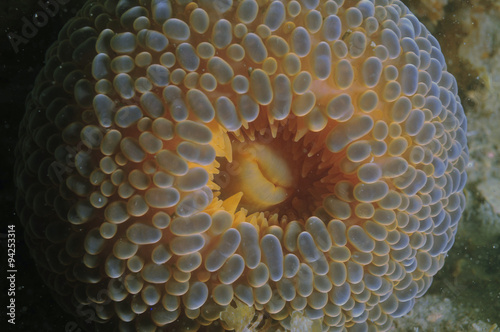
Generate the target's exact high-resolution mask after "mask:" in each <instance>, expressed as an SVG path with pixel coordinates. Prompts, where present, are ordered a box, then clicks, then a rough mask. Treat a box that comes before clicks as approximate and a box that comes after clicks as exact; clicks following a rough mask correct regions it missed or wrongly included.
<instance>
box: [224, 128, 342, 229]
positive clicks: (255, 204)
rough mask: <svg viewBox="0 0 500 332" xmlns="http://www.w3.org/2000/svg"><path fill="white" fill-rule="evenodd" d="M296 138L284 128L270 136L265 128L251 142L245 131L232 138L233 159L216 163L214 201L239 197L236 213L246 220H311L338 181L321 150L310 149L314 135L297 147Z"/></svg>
mask: <svg viewBox="0 0 500 332" xmlns="http://www.w3.org/2000/svg"><path fill="white" fill-rule="evenodd" d="M290 122H291V121H290ZM273 136H274V137H273ZM294 136H295V134H294V133H293V132H292V131H291V130H290V129H289V127H288V126H284V125H282V126H279V127H278V129H277V130H276V132H274V133H272V132H271V129H269V128H267V129H264V130H261V131H260V132H257V133H254V134H253V135H251V136H249V135H248V134H247V133H246V131H245V130H242V131H241V132H240V133H238V134H235V133H231V134H230V135H229V137H230V140H231V144H232V155H231V157H229V158H228V157H219V158H218V159H217V160H218V162H219V164H220V166H219V168H218V173H217V174H216V175H215V178H214V182H215V184H217V185H218V186H219V188H220V189H219V190H218V192H219V193H220V196H219V195H218V194H217V193H216V194H215V196H216V197H220V199H222V200H224V199H227V198H229V197H231V196H233V195H237V194H239V193H241V195H242V196H241V200H240V203H239V205H238V208H243V209H245V210H246V211H247V212H248V214H252V213H256V212H266V213H268V214H271V215H272V214H278V216H279V218H282V217H285V218H287V219H288V220H295V219H300V220H306V219H307V218H308V217H310V216H311V215H313V214H314V211H315V210H316V209H317V208H319V207H320V206H322V203H323V199H324V197H325V196H326V195H327V194H328V192H330V190H332V189H333V187H334V185H335V182H336V181H338V180H339V178H341V176H339V173H338V172H337V173H336V172H335V169H334V168H333V167H332V166H333V163H334V159H333V158H332V156H331V153H330V152H329V151H326V148H325V146H324V145H322V146H319V147H318V146H315V145H314V143H313V141H314V140H315V138H314V136H318V135H315V134H314V133H309V134H306V135H305V136H304V137H303V138H301V139H299V140H298V141H295V140H294ZM229 160H231V161H229ZM252 164H253V165H252ZM252 170H253V171H254V173H252ZM250 174H251V175H250Z"/></svg>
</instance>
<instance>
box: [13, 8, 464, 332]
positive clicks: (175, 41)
mask: <svg viewBox="0 0 500 332" xmlns="http://www.w3.org/2000/svg"><path fill="white" fill-rule="evenodd" d="M465 130H466V120H465V117H464V114H463V109H462V106H461V105H460V100H459V97H458V96H457V88H456V81H455V79H454V78H453V76H452V75H451V74H449V73H448V72H447V71H446V64H445V62H444V58H443V56H442V54H441V52H440V49H439V45H438V43H437V41H436V39H435V38H433V37H432V36H431V35H430V34H429V33H428V32H427V30H426V29H425V27H423V26H422V25H421V24H420V23H419V22H418V20H417V19H416V18H415V17H414V16H413V15H412V14H411V13H410V12H409V11H408V9H407V8H406V7H405V6H404V5H403V4H402V3H401V2H399V1H389V0H376V1H348V0H347V1H342V0H338V1H319V0H302V1H300V2H298V1H285V2H282V1H271V2H261V1H255V0H243V1H234V2H233V1H228V0H216V1H208V0H200V1H196V2H192V1H181V0H178V1H169V0H152V1H133V0H120V1H111V0H106V1H89V2H87V3H86V4H85V6H84V7H83V9H82V10H81V11H80V13H79V15H78V16H77V17H76V18H75V19H73V20H72V21H70V22H68V24H66V26H65V27H64V29H63V30H62V31H61V33H60V36H59V40H58V41H57V42H56V43H55V44H54V45H53V46H52V47H51V48H50V49H49V50H48V52H47V65H46V67H45V69H44V70H43V71H42V72H41V73H40V75H39V76H38V79H37V82H36V86H35V89H34V91H33V93H32V94H31V96H30V98H29V99H28V102H27V113H26V116H25V118H24V122H23V127H22V129H21V138H20V142H19V147H18V153H19V162H18V164H17V173H18V186H19V196H18V210H19V211H20V215H21V219H22V222H23V224H24V225H25V227H26V228H27V233H28V239H29V241H30V246H31V248H32V249H33V255H34V256H35V258H36V260H37V261H38V262H39V263H40V264H41V268H40V269H41V271H42V274H44V275H47V282H48V283H49V285H51V287H53V288H54V289H55V290H56V292H58V293H59V294H60V295H61V297H62V298H65V299H70V300H71V301H72V302H73V303H80V304H81V305H91V306H94V307H96V314H97V316H98V317H99V321H102V322H105V321H109V320H115V321H117V322H118V326H119V328H120V329H121V330H130V329H134V328H135V329H137V330H140V331H153V330H155V329H158V330H164V329H174V330H179V331H180V330H183V329H186V330H187V329H191V330H192V329H197V328H199V327H200V326H209V325H211V326H217V325H218V324H220V325H221V326H222V327H225V328H230V327H231V326H227V325H226V324H227V322H225V321H224V319H223V317H230V316H232V313H233V312H234V310H233V309H232V308H231V309H229V310H226V309H228V306H231V305H232V304H233V305H234V304H235V303H236V304H237V306H238V307H241V305H242V303H243V304H245V305H247V306H249V307H251V308H250V309H251V310H250V312H252V310H255V312H258V313H259V317H261V318H263V321H265V322H266V323H269V322H271V321H272V322H276V323H278V324H281V325H282V326H283V327H285V328H290V327H291V324H296V323H297V322H299V321H301V322H304V321H305V320H307V319H308V320H311V321H313V322H309V323H307V322H306V323H307V324H309V325H311V326H312V325H313V324H316V325H322V326H323V327H324V329H330V330H332V331H336V330H343V329H345V328H347V329H350V330H352V331H363V330H368V329H369V328H371V329H373V330H380V331H383V330H387V329H388V328H389V327H390V326H391V322H392V319H393V318H394V317H399V316H401V315H404V314H405V313H407V312H408V311H409V310H410V309H411V307H412V306H413V303H414V298H415V297H418V296H421V295H423V294H424V293H425V291H426V290H427V289H428V287H429V286H430V283H431V280H432V276H433V275H434V274H435V273H436V272H437V271H438V270H439V269H440V268H441V266H442V264H443V262H444V255H445V254H446V252H447V251H448V250H449V248H450V247H451V246H452V244H453V240H454V234H455V231H456V225H457V222H458V220H459V218H460V216H461V213H462V210H463V206H464V204H465V200H464V196H463V194H462V188H463V186H464V184H465V181H466V174H465V171H464V168H465V165H466V162H467V146H466V138H465ZM82 244H83V245H82ZM102 289H105V290H107V292H106V294H107V299H108V300H107V301H104V300H103V299H102V297H101V296H100V295H99V294H100V291H101V290H102ZM236 301H237V302H236ZM225 312H226V314H224V313H225ZM228 312H230V313H231V314H229V313H228ZM232 317H234V316H232ZM219 318H221V319H219ZM231 319H232V318H231ZM232 320H234V319H232ZM304 324H305V323H304ZM307 324H306V325H307Z"/></svg>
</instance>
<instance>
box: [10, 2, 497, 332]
mask: <svg viewBox="0 0 500 332" xmlns="http://www.w3.org/2000/svg"><path fill="white" fill-rule="evenodd" d="M83 2H84V1H82V0H68V1H67V3H66V4H65V5H62V6H61V7H60V8H59V9H60V10H59V11H58V13H57V14H56V15H55V16H54V17H51V18H50V20H49V22H48V23H47V24H46V25H45V26H43V27H41V28H40V29H39V31H38V32H37V34H36V36H35V37H33V38H31V39H29V40H28V42H27V43H26V44H23V45H21V47H20V48H19V51H18V52H17V53H16V52H14V51H13V49H12V46H11V44H10V42H9V40H8V39H7V33H8V32H19V31H20V30H21V28H22V25H23V17H28V18H29V17H31V16H32V15H33V14H34V13H36V11H37V10H39V9H40V8H39V5H38V4H37V2H36V1H22V0H16V1H14V0H13V1H3V2H1V3H0V50H1V51H0V68H1V69H0V114H1V115H2V116H1V118H0V151H1V153H2V155H1V161H2V162H1V163H0V209H1V210H0V211H1V213H2V228H1V230H0V240H1V243H2V249H5V246H6V244H5V241H4V240H5V238H6V235H5V232H6V227H7V226H6V225H10V224H15V225H16V238H17V251H16V263H17V269H18V273H17V280H16V287H17V289H16V309H17V315H16V325H15V326H9V330H12V331H78V329H74V327H75V326H76V325H75V324H74V322H73V318H72V316H70V315H68V314H65V313H64V312H63V311H62V310H61V309H60V308H59V306H58V305H57V303H55V301H54V300H53V299H52V298H51V295H50V291H49V289H48V288H47V287H46V286H45V285H44V284H43V283H42V281H41V278H39V277H38V275H37V272H36V268H35V266H34V262H33V260H32V259H31V258H30V257H29V253H28V250H27V248H26V247H25V245H24V240H23V231H22V229H21V226H20V223H19V221H18V219H17V216H16V214H15V211H14V208H13V206H14V192H15V188H14V184H13V182H12V174H13V172H12V165H13V161H14V147H15V144H16V137H17V130H18V127H17V125H18V123H19V121H20V119H21V117H22V114H23V112H24V98H25V96H26V94H27V93H28V92H29V91H30V90H31V88H32V87H33V81H34V78H35V75H36V74H37V72H38V71H39V70H40V68H41V67H42V66H43V55H44V53H45V49H47V48H48V46H50V44H51V43H52V42H53V41H54V40H55V39H56V38H57V32H58V31H59V29H60V28H61V26H62V25H63V24H64V22H65V20H66V19H68V18H69V17H71V16H73V15H74V13H75V12H76V10H77V9H78V8H79V6H80V5H81V4H82V3H83ZM403 2H405V3H406V4H407V5H408V6H409V7H410V9H411V10H412V11H413V12H414V13H415V14H416V15H417V16H418V17H419V19H420V20H421V21H422V22H423V23H424V24H425V25H426V26H427V28H428V29H429V30H430V31H431V32H432V33H433V34H434V36H435V37H436V38H437V39H438V40H439V42H440V43H441V46H442V49H443V52H444V54H445V58H446V60H447V63H448V70H449V71H450V72H451V73H452V74H453V75H455V77H456V78H457V81H458V84H459V94H460V97H461V98H462V102H463V105H464V109H465V112H466V115H467V118H468V133H467V135H468V140H469V151H470V162H469V165H468V174H469V182H468V185H467V186H466V196H467V208H466V210H465V213H464V216H463V218H462V221H461V223H460V226H459V229H458V233H457V238H456V243H455V245H454V247H453V248H452V249H451V251H450V252H449V256H448V257H447V259H446V263H445V265H444V268H443V269H442V270H441V271H440V272H439V273H438V274H437V276H436V277H435V279H434V283H433V285H432V287H431V289H430V290H429V292H428V293H427V294H426V295H425V296H424V297H422V298H420V299H418V300H417V302H416V305H415V307H414V309H413V310H412V311H411V312H410V314H409V315H407V316H406V317H403V318H401V319H398V320H396V322H395V325H394V327H393V330H394V331H418V332H420V331H440V332H441V331H442V332H447V331H454V332H455V331H491V332H498V331H500V329H499V327H498V326H499V325H500V167H499V166H500V129H499V128H500V0H423V1H420V0H406V1H405V0H403ZM2 252H6V251H5V250H2ZM2 259H3V260H4V259H6V258H5V255H3V256H2ZM2 266H3V264H2ZM3 270H4V269H3ZM2 280H5V277H4V276H2ZM2 295H4V294H2ZM2 305H4V303H3V302H2ZM2 312H3V310H2ZM2 322H5V317H2ZM2 325H4V324H3V323H2Z"/></svg>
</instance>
